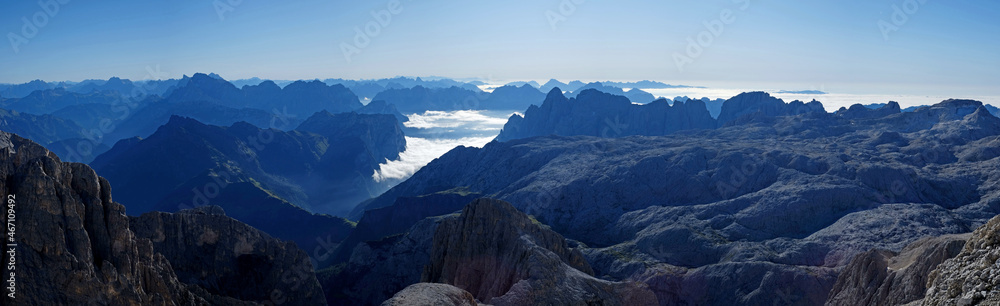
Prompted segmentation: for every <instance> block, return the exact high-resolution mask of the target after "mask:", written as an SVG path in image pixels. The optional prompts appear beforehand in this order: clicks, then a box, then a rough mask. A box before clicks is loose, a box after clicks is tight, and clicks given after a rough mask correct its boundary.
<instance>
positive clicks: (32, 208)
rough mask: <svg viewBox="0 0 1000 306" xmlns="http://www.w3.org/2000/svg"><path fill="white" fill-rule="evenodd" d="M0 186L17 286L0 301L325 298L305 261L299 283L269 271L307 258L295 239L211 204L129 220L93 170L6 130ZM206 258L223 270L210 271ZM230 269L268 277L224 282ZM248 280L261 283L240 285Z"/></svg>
mask: <svg viewBox="0 0 1000 306" xmlns="http://www.w3.org/2000/svg"><path fill="white" fill-rule="evenodd" d="M0 191H2V192H3V194H4V196H5V197H6V196H7V195H14V198H15V200H16V201H15V202H16V203H15V206H14V209H15V215H16V217H15V220H14V224H15V225H16V231H15V235H14V238H15V242H14V243H15V244H16V245H17V246H16V247H15V250H16V252H15V253H14V255H15V256H14V259H13V260H14V261H15V262H16V265H15V270H16V293H15V298H13V299H10V298H9V297H8V296H5V297H4V299H5V301H4V305H209V304H211V305H251V304H260V303H268V302H271V303H276V300H275V298H277V299H278V300H277V301H282V302H284V303H289V302H294V304H310V305H316V304H320V305H322V304H326V301H325V299H323V298H322V293H321V291H320V289H319V287H318V283H317V281H316V278H315V274H313V273H312V271H311V270H307V271H306V272H308V273H303V274H302V276H300V277H299V278H298V280H301V281H299V282H283V281H278V278H274V277H275V274H276V273H278V274H284V272H285V271H296V269H298V267H299V263H300V262H301V260H303V259H307V258H308V257H307V255H306V254H305V252H304V251H302V250H299V249H298V248H297V247H294V245H290V244H288V243H284V242H280V241H277V240H276V239H274V238H271V237H270V236H267V235H266V234H264V233H262V232H260V231H258V230H256V229H253V228H251V227H249V226H247V225H246V224H243V223H240V222H238V221H236V220H233V219H231V218H228V217H225V216H223V215H217V214H206V213H205V212H206V211H208V212H211V211H213V209H212V208H202V209H201V212H200V213H199V212H198V211H191V212H188V213H189V214H165V213H155V214H153V215H147V216H143V217H140V218H137V219H134V220H129V217H127V216H126V215H125V207H124V206H123V205H122V204H119V203H116V202H114V201H112V198H111V187H110V184H109V183H108V181H107V180H105V179H104V178H102V177H99V176H97V174H96V173H95V172H94V170H93V169H91V168H90V167H88V166H87V165H85V164H80V163H65V162H62V161H60V159H59V157H57V156H56V155H55V154H53V153H52V152H50V151H48V150H46V149H45V148H43V147H42V146H40V145H38V144H36V143H34V142H32V141H30V140H27V139H24V138H21V137H19V136H17V135H14V134H10V133H6V132H0ZM216 208H217V207H216ZM4 218H5V219H4V221H8V220H7V219H6V218H7V217H6V214H5V217H4ZM147 225H148V226H149V227H146V226H147ZM130 226H131V227H132V229H130ZM193 229H198V230H197V231H196V230H193ZM212 233H214V234H212ZM5 238H6V237H5ZM241 238H242V239H241ZM151 239H152V240H151ZM168 239H169V241H168ZM5 240H6V239H5ZM163 252H166V253H163ZM181 252H183V254H184V255H186V256H190V257H185V256H179V254H181ZM164 254H166V255H167V256H164ZM9 256H10V254H9V253H6V252H5V253H4V255H3V261H4V262H5V263H7V262H9V261H10V260H11V258H9ZM184 258H187V260H184ZM193 259H197V262H195V261H194V260H193ZM208 266H212V267H216V268H217V269H218V270H221V271H213V272H212V273H211V274H212V275H211V276H208V275H207V273H208V271H212V270H210V269H208V268H205V267H208ZM194 271H201V272H200V273H201V275H194V273H193V272H194ZM257 271H263V272H262V273H265V274H260V273H257ZM227 277H230V278H237V277H239V278H246V279H244V280H243V281H244V282H253V283H256V284H258V285H273V286H271V288H268V290H263V289H261V288H259V287H247V288H236V289H235V290H237V291H238V290H245V291H244V292H233V291H232V290H223V289H222V288H223V287H227V286H226V285H225V284H224V283H223V282H224V281H226V282H228V281H231V280H226V278H227ZM263 278H267V279H269V280H271V281H272V282H268V281H267V280H264V279H263ZM287 279H291V278H287ZM258 281H259V282H258ZM213 282H214V286H213V285H210V284H211V283H213ZM293 286H295V287H294V288H295V289H293ZM252 289H261V290H256V291H253V292H252V293H248V292H246V291H249V290H252ZM273 290H280V291H282V292H285V293H286V294H284V295H282V296H277V297H276V296H274V295H272V294H271V293H272V292H273Z"/></svg>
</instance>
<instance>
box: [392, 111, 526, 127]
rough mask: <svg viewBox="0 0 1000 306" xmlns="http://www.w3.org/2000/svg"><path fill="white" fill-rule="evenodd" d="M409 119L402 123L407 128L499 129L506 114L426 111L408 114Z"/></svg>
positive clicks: (504, 121) (505, 121)
mask: <svg viewBox="0 0 1000 306" xmlns="http://www.w3.org/2000/svg"><path fill="white" fill-rule="evenodd" d="M407 117H408V118H410V121H408V122H405V123H403V125H405V126H406V127H408V128H416V129H434V128H453V129H466V130H477V131H488V130H495V131H500V129H501V128H503V125H504V123H507V117H509V114H508V116H497V115H496V114H490V113H488V112H483V111H473V110H460V111H452V112H445V111H426V112H424V113H423V114H410V115H408V116H407Z"/></svg>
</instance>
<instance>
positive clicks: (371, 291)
mask: <svg viewBox="0 0 1000 306" xmlns="http://www.w3.org/2000/svg"><path fill="white" fill-rule="evenodd" d="M442 218H445V217H432V218H426V219H423V220H421V221H419V222H417V223H416V224H414V225H413V226H412V227H411V228H410V229H409V230H407V231H406V233H405V234H400V235H394V236H389V237H386V238H383V239H380V240H377V241H365V242H361V243H358V244H355V246H354V247H353V252H352V253H351V257H350V260H348V261H347V262H346V263H342V264H340V265H338V266H336V267H335V268H331V269H327V270H324V271H321V272H319V278H320V282H321V283H322V284H323V289H324V290H325V291H326V297H327V302H329V304H330V305H378V304H379V303H381V302H383V301H385V300H386V299H388V298H390V297H392V295H393V294H394V293H396V292H399V291H400V290H402V289H403V288H406V286H409V285H412V284H415V283H418V282H420V277H421V274H422V273H423V267H424V266H425V265H427V264H428V263H429V262H430V252H431V247H432V245H433V239H434V232H435V231H436V230H437V227H438V225H439V224H440V222H441V220H442Z"/></svg>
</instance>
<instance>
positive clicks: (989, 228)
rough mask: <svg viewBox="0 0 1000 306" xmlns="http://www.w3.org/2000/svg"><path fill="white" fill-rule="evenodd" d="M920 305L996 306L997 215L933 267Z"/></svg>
mask: <svg viewBox="0 0 1000 306" xmlns="http://www.w3.org/2000/svg"><path fill="white" fill-rule="evenodd" d="M927 287H929V288H928V289H927V293H926V295H925V297H924V301H923V305H1000V217H994V218H993V219H991V220H990V221H989V222H987V223H986V224H985V225H983V226H981V227H979V228H978V229H976V231H974V232H973V233H972V236H971V237H969V240H968V241H967V242H966V243H965V247H964V248H963V249H962V252H961V253H959V254H958V256H955V257H954V258H952V259H948V260H947V261H945V262H944V263H942V264H940V265H938V266H937V269H935V270H934V271H933V272H931V273H930V276H929V277H928V281H927Z"/></svg>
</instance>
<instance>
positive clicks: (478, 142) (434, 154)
mask: <svg viewBox="0 0 1000 306" xmlns="http://www.w3.org/2000/svg"><path fill="white" fill-rule="evenodd" d="M411 120H412V117H411ZM493 138H494V136H489V137H465V138H459V139H426V138H418V137H406V151H403V153H400V154H399V159H398V160H391V161H386V163H383V164H380V165H379V169H378V170H376V171H375V173H374V174H372V178H373V179H375V180H376V181H378V182H384V181H393V180H395V181H397V182H399V181H402V180H405V179H407V178H409V177H410V176H411V175H413V173H416V172H417V170H420V168H422V167H423V166H425V165H427V163H430V162H431V161H432V160H434V159H435V158H438V157H441V155H444V154H445V153H448V151H450V150H451V149H453V148H455V147H457V146H467V147H477V148H481V147H483V146H484V145H486V144H487V143H489V142H490V141H491V140H493Z"/></svg>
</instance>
